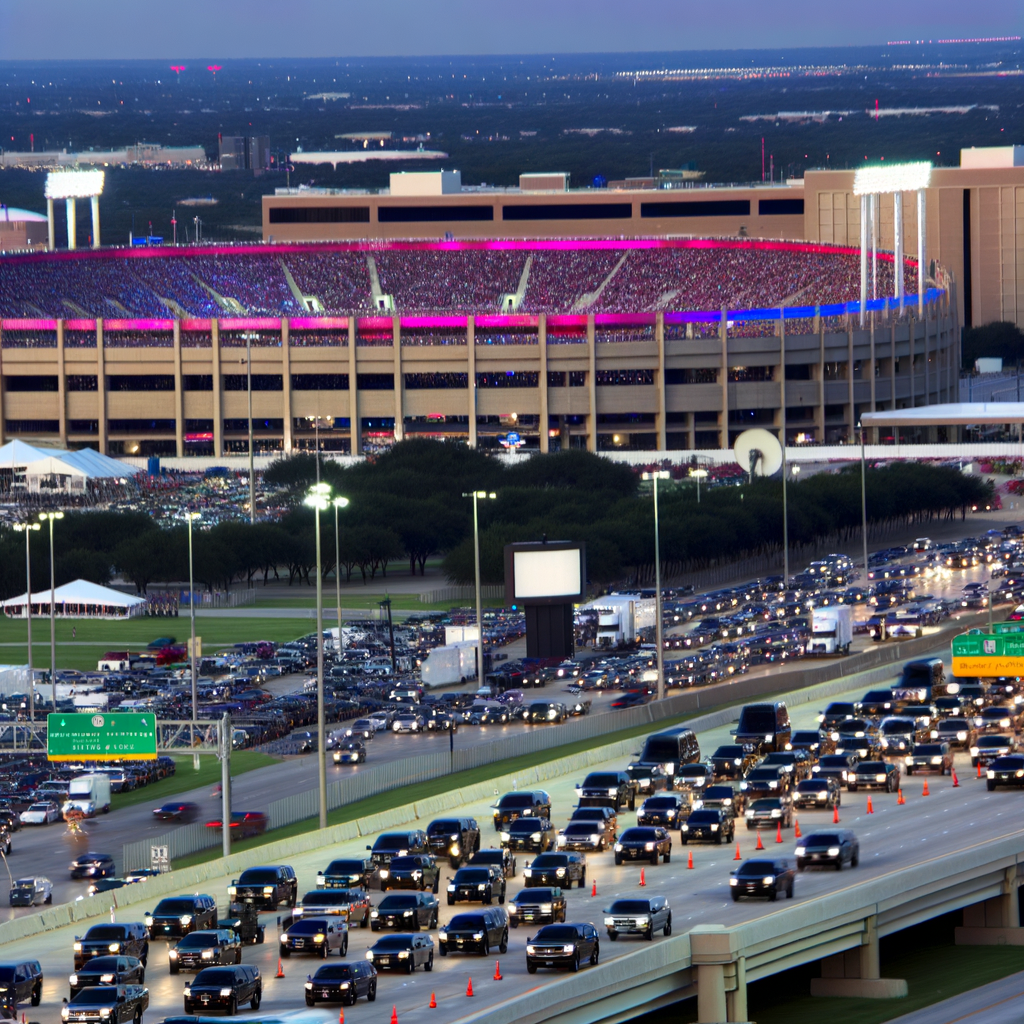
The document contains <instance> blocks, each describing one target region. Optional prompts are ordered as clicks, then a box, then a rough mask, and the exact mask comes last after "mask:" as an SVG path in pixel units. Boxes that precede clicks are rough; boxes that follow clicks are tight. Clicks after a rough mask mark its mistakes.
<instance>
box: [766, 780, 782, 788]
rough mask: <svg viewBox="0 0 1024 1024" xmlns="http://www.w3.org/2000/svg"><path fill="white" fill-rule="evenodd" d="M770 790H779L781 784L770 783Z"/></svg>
mask: <svg viewBox="0 0 1024 1024" xmlns="http://www.w3.org/2000/svg"><path fill="white" fill-rule="evenodd" d="M768 788H769V789H778V788H779V784H778V783H777V782H775V781H774V780H773V781H772V782H769V783H768Z"/></svg>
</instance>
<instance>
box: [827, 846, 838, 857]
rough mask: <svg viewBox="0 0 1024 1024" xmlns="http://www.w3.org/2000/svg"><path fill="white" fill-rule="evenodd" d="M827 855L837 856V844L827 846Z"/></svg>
mask: <svg viewBox="0 0 1024 1024" xmlns="http://www.w3.org/2000/svg"><path fill="white" fill-rule="evenodd" d="M828 855H829V856H830V857H838V856H839V847H838V846H830V847H829V848H828Z"/></svg>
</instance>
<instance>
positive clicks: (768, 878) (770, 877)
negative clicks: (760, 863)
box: [761, 875, 775, 885]
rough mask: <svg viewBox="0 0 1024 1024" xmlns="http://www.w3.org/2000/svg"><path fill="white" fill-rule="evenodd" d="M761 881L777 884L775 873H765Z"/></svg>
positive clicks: (766, 883) (767, 883)
mask: <svg viewBox="0 0 1024 1024" xmlns="http://www.w3.org/2000/svg"><path fill="white" fill-rule="evenodd" d="M761 881H762V882H763V883H764V884H765V885H774V884H775V876H774V875H765V876H764V878H762V879H761Z"/></svg>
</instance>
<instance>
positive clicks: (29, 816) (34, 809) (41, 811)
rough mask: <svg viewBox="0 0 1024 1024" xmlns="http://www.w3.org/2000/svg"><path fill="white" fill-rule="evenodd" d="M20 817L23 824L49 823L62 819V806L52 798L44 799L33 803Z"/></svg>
mask: <svg viewBox="0 0 1024 1024" xmlns="http://www.w3.org/2000/svg"><path fill="white" fill-rule="evenodd" d="M18 817H19V818H20V819H21V823H22V825H49V824H50V823H51V822H53V821H60V808H59V807H58V806H57V805H56V804H55V803H54V802H53V801H52V800H43V801H42V802H41V803H37V804H32V805H31V806H30V807H29V808H28V809H27V810H24V811H22V812H21V814H19V815H18Z"/></svg>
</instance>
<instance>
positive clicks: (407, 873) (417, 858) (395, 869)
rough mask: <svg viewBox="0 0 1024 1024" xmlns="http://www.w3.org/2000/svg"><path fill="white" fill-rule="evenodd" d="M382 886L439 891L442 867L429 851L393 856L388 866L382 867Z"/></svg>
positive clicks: (385, 889)
mask: <svg viewBox="0 0 1024 1024" xmlns="http://www.w3.org/2000/svg"><path fill="white" fill-rule="evenodd" d="M379 874H380V887H381V890H382V891H384V892H387V891H388V890H389V889H419V890H421V891H423V890H426V889H429V890H430V891H431V892H437V887H438V885H439V884H440V881H441V869H440V868H439V867H438V865H437V861H436V860H435V859H434V858H433V857H431V856H430V854H429V853H417V854H413V855H412V856H409V857H392V858H391V862H390V863H389V864H388V866H387V867H386V868H381V869H380V872H379Z"/></svg>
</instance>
